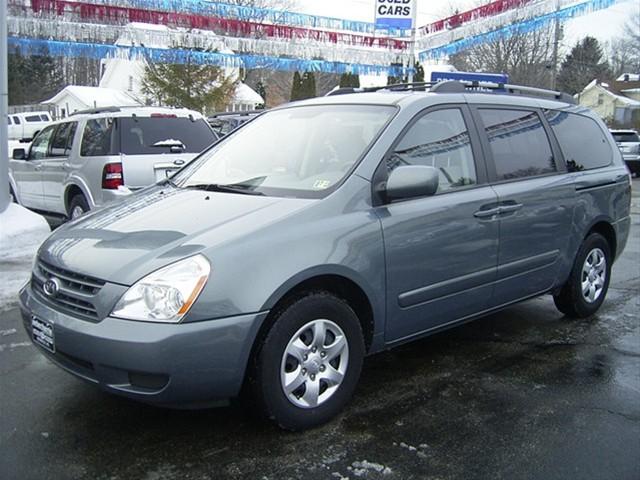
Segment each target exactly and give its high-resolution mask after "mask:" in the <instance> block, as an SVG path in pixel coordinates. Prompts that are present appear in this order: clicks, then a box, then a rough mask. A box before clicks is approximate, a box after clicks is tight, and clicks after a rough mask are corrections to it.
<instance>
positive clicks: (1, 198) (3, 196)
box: [0, 0, 9, 213]
mask: <svg viewBox="0 0 640 480" xmlns="http://www.w3.org/2000/svg"><path fill="white" fill-rule="evenodd" d="M8 59H9V56H8V54H7V0H0V213H2V212H4V211H5V210H6V209H7V207H8V206H9V133H8V131H7V129H8V125H7V113H8V110H9V82H8V80H7V68H8V67H7V63H8Z"/></svg>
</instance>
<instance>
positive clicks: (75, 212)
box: [67, 193, 89, 220]
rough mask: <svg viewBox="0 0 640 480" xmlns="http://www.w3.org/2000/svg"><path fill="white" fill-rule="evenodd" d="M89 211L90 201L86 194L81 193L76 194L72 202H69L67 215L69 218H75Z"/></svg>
mask: <svg viewBox="0 0 640 480" xmlns="http://www.w3.org/2000/svg"><path fill="white" fill-rule="evenodd" d="M88 211H89V203H88V202H87V199H86V198H84V195H82V194H80V193H79V194H76V195H74V196H73V198H72V199H71V202H69V213H68V214H67V217H68V218H69V220H74V219H76V218H78V217H79V216H80V215H84V214H85V213H87V212H88Z"/></svg>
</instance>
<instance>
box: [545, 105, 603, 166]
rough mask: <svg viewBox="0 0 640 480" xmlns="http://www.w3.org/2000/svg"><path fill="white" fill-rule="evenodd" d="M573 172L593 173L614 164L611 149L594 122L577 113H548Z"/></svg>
mask: <svg viewBox="0 0 640 480" xmlns="http://www.w3.org/2000/svg"><path fill="white" fill-rule="evenodd" d="M544 114H545V117H547V121H548V122H549V124H550V125H551V129H552V130H553V133H554V135H555V136H556V139H557V140H558V143H559V144H560V149H561V150H562V154H563V155H564V160H565V162H566V163H567V169H568V170H569V171H570V172H579V171H582V170H592V169H594V168H600V167H606V166H607V165H609V164H611V159H612V155H611V147H610V145H609V142H608V141H607V139H606V137H605V132H604V131H603V130H602V129H601V128H600V127H599V126H598V124H597V123H596V122H595V120H593V119H591V118H589V117H584V116H582V115H577V114H575V113H567V112H559V111H557V110H546V111H545V112H544Z"/></svg>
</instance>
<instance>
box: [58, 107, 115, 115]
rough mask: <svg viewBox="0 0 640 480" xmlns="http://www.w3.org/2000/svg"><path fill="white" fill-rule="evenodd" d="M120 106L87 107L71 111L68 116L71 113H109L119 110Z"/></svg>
mask: <svg viewBox="0 0 640 480" xmlns="http://www.w3.org/2000/svg"><path fill="white" fill-rule="evenodd" d="M119 111H120V107H98V108H87V109H86V110H76V111H75V112H73V113H70V114H69V116H70V117H71V116H73V115H89V114H93V113H111V112H119Z"/></svg>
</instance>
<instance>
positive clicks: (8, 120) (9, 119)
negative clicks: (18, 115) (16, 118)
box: [7, 117, 12, 125]
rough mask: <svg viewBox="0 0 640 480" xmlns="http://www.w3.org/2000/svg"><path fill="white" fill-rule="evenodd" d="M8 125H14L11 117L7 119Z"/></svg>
mask: <svg viewBox="0 0 640 480" xmlns="http://www.w3.org/2000/svg"><path fill="white" fill-rule="evenodd" d="M7 123H8V124H9V125H11V123H12V122H11V117H7Z"/></svg>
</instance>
